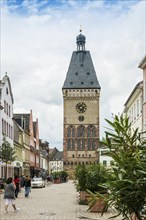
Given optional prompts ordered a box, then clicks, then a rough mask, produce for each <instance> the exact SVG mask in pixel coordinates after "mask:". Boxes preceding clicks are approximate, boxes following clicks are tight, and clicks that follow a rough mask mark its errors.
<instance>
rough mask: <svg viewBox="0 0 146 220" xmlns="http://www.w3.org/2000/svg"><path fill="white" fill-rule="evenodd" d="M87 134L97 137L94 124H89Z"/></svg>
mask: <svg viewBox="0 0 146 220" xmlns="http://www.w3.org/2000/svg"><path fill="white" fill-rule="evenodd" d="M87 135H88V137H95V136H96V130H95V127H94V126H89V127H88V129H87Z"/></svg>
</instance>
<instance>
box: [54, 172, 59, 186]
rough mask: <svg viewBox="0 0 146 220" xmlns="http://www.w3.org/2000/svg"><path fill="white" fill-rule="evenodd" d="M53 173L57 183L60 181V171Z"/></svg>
mask: <svg viewBox="0 0 146 220" xmlns="http://www.w3.org/2000/svg"><path fill="white" fill-rule="evenodd" d="M52 175H53V180H54V181H53V182H54V183H57V184H58V183H60V172H53V174H52Z"/></svg>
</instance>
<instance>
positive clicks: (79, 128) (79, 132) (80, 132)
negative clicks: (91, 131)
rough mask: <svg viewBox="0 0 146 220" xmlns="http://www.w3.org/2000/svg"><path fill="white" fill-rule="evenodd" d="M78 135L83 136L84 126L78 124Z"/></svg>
mask: <svg viewBox="0 0 146 220" xmlns="http://www.w3.org/2000/svg"><path fill="white" fill-rule="evenodd" d="M77 133H78V137H84V136H85V128H84V127H83V126H79V127H78V129H77Z"/></svg>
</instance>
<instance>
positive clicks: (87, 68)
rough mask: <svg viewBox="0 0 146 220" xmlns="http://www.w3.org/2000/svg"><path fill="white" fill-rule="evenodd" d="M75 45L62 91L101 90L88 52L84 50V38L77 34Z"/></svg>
mask: <svg viewBox="0 0 146 220" xmlns="http://www.w3.org/2000/svg"><path fill="white" fill-rule="evenodd" d="M76 43H77V51H73V54H72V57H71V61H70V64H69V68H68V72H67V75H66V79H65V82H64V85H63V87H62V89H101V87H100V85H99V82H98V79H97V76H96V72H95V69H94V65H93V62H92V58H91V55H90V52H89V51H86V50H85V43H86V38H85V36H84V35H82V34H79V35H78V36H77V38H76Z"/></svg>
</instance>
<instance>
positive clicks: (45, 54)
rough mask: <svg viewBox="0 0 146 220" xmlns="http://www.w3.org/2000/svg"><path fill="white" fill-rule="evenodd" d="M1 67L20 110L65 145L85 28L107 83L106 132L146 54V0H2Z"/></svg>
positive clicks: (103, 103) (42, 134)
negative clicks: (74, 63) (67, 102)
mask: <svg viewBox="0 0 146 220" xmlns="http://www.w3.org/2000/svg"><path fill="white" fill-rule="evenodd" d="M0 9H1V11H0V12H1V13H0V17H1V27H0V33H1V34H0V36H1V43H0V46H1V49H0V53H1V68H0V78H2V77H3V76H4V75H5V73H6V72H7V74H8V76H9V78H10V81H11V87H12V92H13V97H14V106H13V108H14V113H29V112H30V110H31V109H32V112H33V119H34V121H35V120H36V118H38V122H39V138H40V139H42V140H44V141H45V140H46V141H48V142H49V146H50V148H53V147H56V148H58V149H59V150H62V149H63V95H62V86H63V83H64V80H65V77H66V74H67V70H68V67H69V63H70V60H71V56H72V52H73V51H76V49H77V46H76V37H77V35H78V34H79V30H80V27H82V34H84V35H85V37H86V50H89V51H90V53H91V57H92V61H93V64H94V67H95V70H96V74H97V78H98V80H99V83H100V86H101V95H100V138H102V137H103V136H104V131H105V129H106V126H107V125H106V121H105V118H107V119H109V120H111V118H112V114H121V113H122V111H123V109H124V104H125V102H126V101H127V99H128V97H129V95H130V93H131V92H132V90H133V89H134V87H135V86H136V84H137V83H138V82H139V81H141V80H142V70H141V69H139V68H138V65H139V63H140V61H141V60H142V59H143V57H144V56H145V54H146V1H145V0H0Z"/></svg>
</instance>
